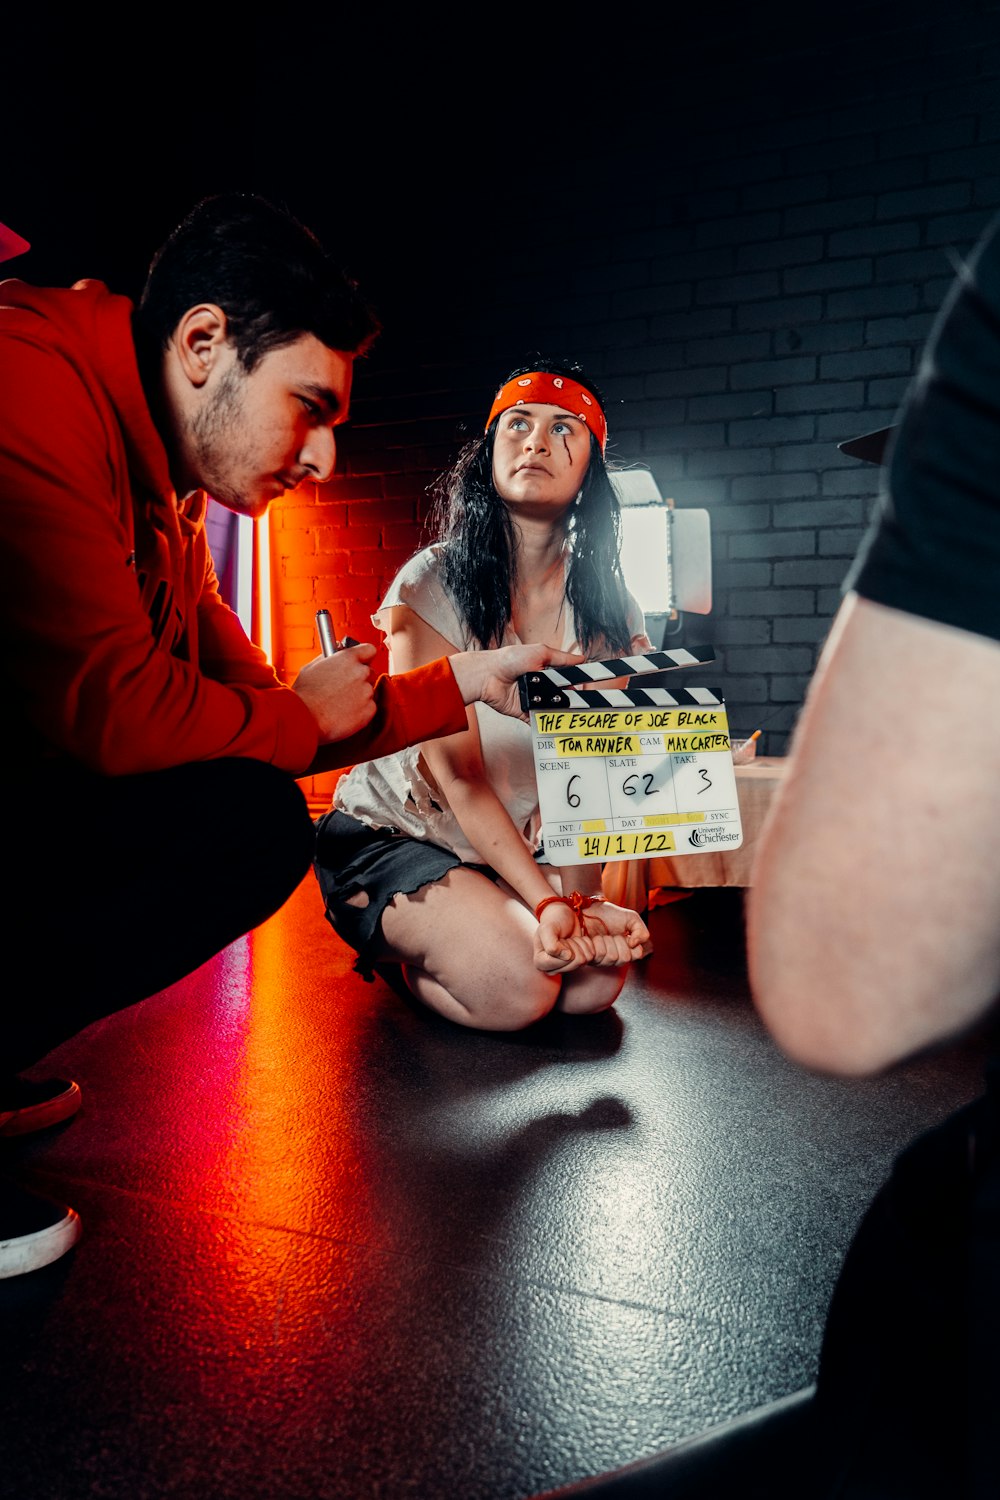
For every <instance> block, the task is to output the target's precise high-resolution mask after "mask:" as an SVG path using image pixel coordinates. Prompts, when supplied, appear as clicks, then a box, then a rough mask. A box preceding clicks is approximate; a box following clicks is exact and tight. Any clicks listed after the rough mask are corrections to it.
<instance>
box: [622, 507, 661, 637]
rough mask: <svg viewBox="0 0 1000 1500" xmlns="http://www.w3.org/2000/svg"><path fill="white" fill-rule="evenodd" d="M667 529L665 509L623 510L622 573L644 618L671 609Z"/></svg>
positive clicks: (625, 508) (637, 508) (626, 508)
mask: <svg viewBox="0 0 1000 1500" xmlns="http://www.w3.org/2000/svg"><path fill="white" fill-rule="evenodd" d="M667 526H668V518H667V507H666V506H665V505H623V506H622V554H621V556H622V572H623V573H624V575H625V582H626V584H627V585H628V588H629V591H630V592H631V593H632V594H634V595H635V597H636V599H637V601H638V603H639V608H640V609H641V610H642V612H643V614H645V615H666V614H669V613H670V610H671V608H672V589H671V583H670V538H669V532H668V529H667Z"/></svg>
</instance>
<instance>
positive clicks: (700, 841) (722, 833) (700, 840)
mask: <svg viewBox="0 0 1000 1500" xmlns="http://www.w3.org/2000/svg"><path fill="white" fill-rule="evenodd" d="M737 837H738V835H737V834H735V833H730V832H729V830H728V829H727V828H720V827H718V826H717V825H716V824H713V825H712V826H711V827H709V828H692V830H691V832H690V833H689V835H688V842H689V843H690V844H691V845H692V847H693V848H695V849H704V848H706V847H707V846H708V845H709V844H732V843H735V842H736V839H737Z"/></svg>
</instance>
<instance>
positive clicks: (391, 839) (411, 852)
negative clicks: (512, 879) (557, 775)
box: [313, 809, 497, 979]
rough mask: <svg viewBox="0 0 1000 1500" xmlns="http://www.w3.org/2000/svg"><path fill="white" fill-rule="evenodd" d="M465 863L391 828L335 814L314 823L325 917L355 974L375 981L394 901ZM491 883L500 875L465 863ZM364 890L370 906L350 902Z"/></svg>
mask: <svg viewBox="0 0 1000 1500" xmlns="http://www.w3.org/2000/svg"><path fill="white" fill-rule="evenodd" d="M463 863H464V862H463V861H462V860H461V859H459V857H458V855H457V854H453V853H452V851H451V850H450V849H442V848H441V846H440V844H430V843H426V842H424V841H423V840H422V839H411V838H409V837H408V836H407V835H406V834H404V833H394V832H393V831H392V830H391V829H387V828H369V827H368V825H367V823H361V822H359V821H358V819H357V818H352V817H349V816H348V814H347V813H342V812H338V811H337V810H336V809H333V810H332V811H330V812H328V813H324V814H323V816H322V817H321V818H320V819H319V820H318V821H317V823H316V858H315V861H314V866H313V867H314V869H315V871H316V878H317V880H318V881H319V888H320V890H321V891H322V893H323V902H324V905H325V907H326V918H327V921H328V922H329V923H330V926H331V927H332V928H333V930H334V932H335V933H336V934H337V936H338V937H340V938H343V940H344V942H345V943H347V944H348V946H349V947H351V948H353V949H354V951H355V952H356V953H357V955H358V956H357V959H356V961H355V964H354V968H355V971H356V972H357V973H358V974H360V975H361V976H362V978H363V979H373V978H374V974H373V971H372V966H373V964H374V963H376V962H377V961H378V959H377V950H378V945H379V940H380V938H381V936H382V913H383V911H384V910H385V908H386V907H387V906H388V904H389V902H390V901H391V900H392V898H393V896H398V895H400V894H402V895H407V896H408V895H411V894H412V892H413V891H418V890H419V889H420V887H421V886H424V885H432V884H433V883H434V881H436V880H441V879H443V878H444V876H445V875H447V873H448V871H449V870H454V869H455V868H456V867H457V866H459V865H462V864H463ZM464 868H466V869H469V870H476V871H478V872H479V874H481V875H485V876H486V877H487V878H488V879H490V880H496V879H497V876H496V872H495V871H494V870H492V869H490V867H489V866H488V865H471V864H466V865H465V866H464ZM359 891H364V892H365V893H366V894H367V896H368V904H367V906H352V905H351V904H350V902H349V900H348V897H350V896H356V895H357V894H358V892H359Z"/></svg>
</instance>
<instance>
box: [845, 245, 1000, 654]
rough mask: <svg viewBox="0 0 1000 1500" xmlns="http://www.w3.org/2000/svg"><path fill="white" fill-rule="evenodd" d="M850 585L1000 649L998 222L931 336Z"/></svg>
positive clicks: (974, 255) (965, 269)
mask: <svg viewBox="0 0 1000 1500" xmlns="http://www.w3.org/2000/svg"><path fill="white" fill-rule="evenodd" d="M844 588H845V591H846V590H850V589H854V590H856V591H857V593H859V594H861V595H862V596H863V597H864V598H866V599H871V600H873V601H874V602H875V603H878V604H886V605H889V606H891V607H892V608H895V609H901V610H905V611H906V612H907V613H909V614H914V615H921V616H923V617H924V618H926V619H930V620H937V621H939V622H941V623H942V624H946V625H955V626H958V627H959V628H960V629H962V630H969V631H972V632H974V633H975V634H977V635H984V636H990V637H992V638H993V639H994V640H1000V216H998V217H997V218H996V219H994V221H993V223H992V224H991V225H990V227H989V228H988V229H987V231H986V233H985V234H984V236H983V237H982V239H981V240H980V241H979V244H978V245H977V247H976V249H975V250H974V251H973V253H972V255H971V257H970V258H969V260H968V261H967V262H966V264H965V265H964V266H963V268H962V269H961V271H960V272H959V275H958V277H957V278H956V280H955V282H954V283H953V285H952V287H951V289H950V290H949V292H948V295H947V297H946V298H945V302H944V305H943V307H942V308H941V311H940V313H939V315H938V318H937V320H936V322H935V325H934V328H933V330H932V331H931V335H930V338H929V339H928V342H927V345H926V348H925V350H924V353H923V356H922V358H921V362H920V367H919V369H918V371H917V374H916V376H915V377H914V380H913V383H912V385H911V387H910V390H909V392H908V393H907V396H906V399H905V400H904V402H903V406H902V410H901V413H900V422H899V426H898V429H897V431H896V433H895V435H894V437H893V438H892V440H891V443H890V448H889V452H888V454H887V462H886V465H885V467H884V469H883V471H882V484H881V491H880V494H879V499H878V504H877V507H876V511H875V515H874V517H873V521H872V525H871V527H870V528H869V531H868V534H867V536H866V537H865V539H864V541H863V543H862V545H861V548H860V550H859V552H858V555H857V557H856V558H855V561H854V563H853V565H852V567H851V570H850V572H849V573H848V576H847V579H846V580H845V584H844Z"/></svg>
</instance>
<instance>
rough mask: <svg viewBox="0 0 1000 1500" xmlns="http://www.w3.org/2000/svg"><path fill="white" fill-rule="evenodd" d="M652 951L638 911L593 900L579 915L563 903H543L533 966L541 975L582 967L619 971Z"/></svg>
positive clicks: (647, 932) (647, 929)
mask: <svg viewBox="0 0 1000 1500" xmlns="http://www.w3.org/2000/svg"><path fill="white" fill-rule="evenodd" d="M652 951H653V945H652V941H651V939H650V935H649V928H648V927H647V926H646V924H645V922H644V921H643V919H642V917H641V916H640V915H639V913H638V912H637V911H631V910H629V908H628V907H625V906H616V905H615V903H614V902H613V901H603V900H595V901H593V902H592V903H591V904H590V905H587V906H586V907H584V908H583V909H582V910H581V911H580V912H579V913H578V912H577V911H576V910H574V908H573V906H572V905H570V904H569V903H568V902H565V901H562V900H554V901H546V902H545V904H544V907H543V910H542V911H541V913H540V915H539V918H538V929H537V931H536V933H535V942H534V962H535V967H536V968H537V969H540V970H541V972H542V973H543V974H560V973H563V974H565V973H569V972H570V971H571V970H573V969H578V968H580V967H581V965H583V964H593V965H594V967H595V968H618V967H620V966H621V965H622V964H628V963H633V962H634V961H635V960H636V959H638V958H645V957H646V955H647V954H648V953H651V952H652Z"/></svg>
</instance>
